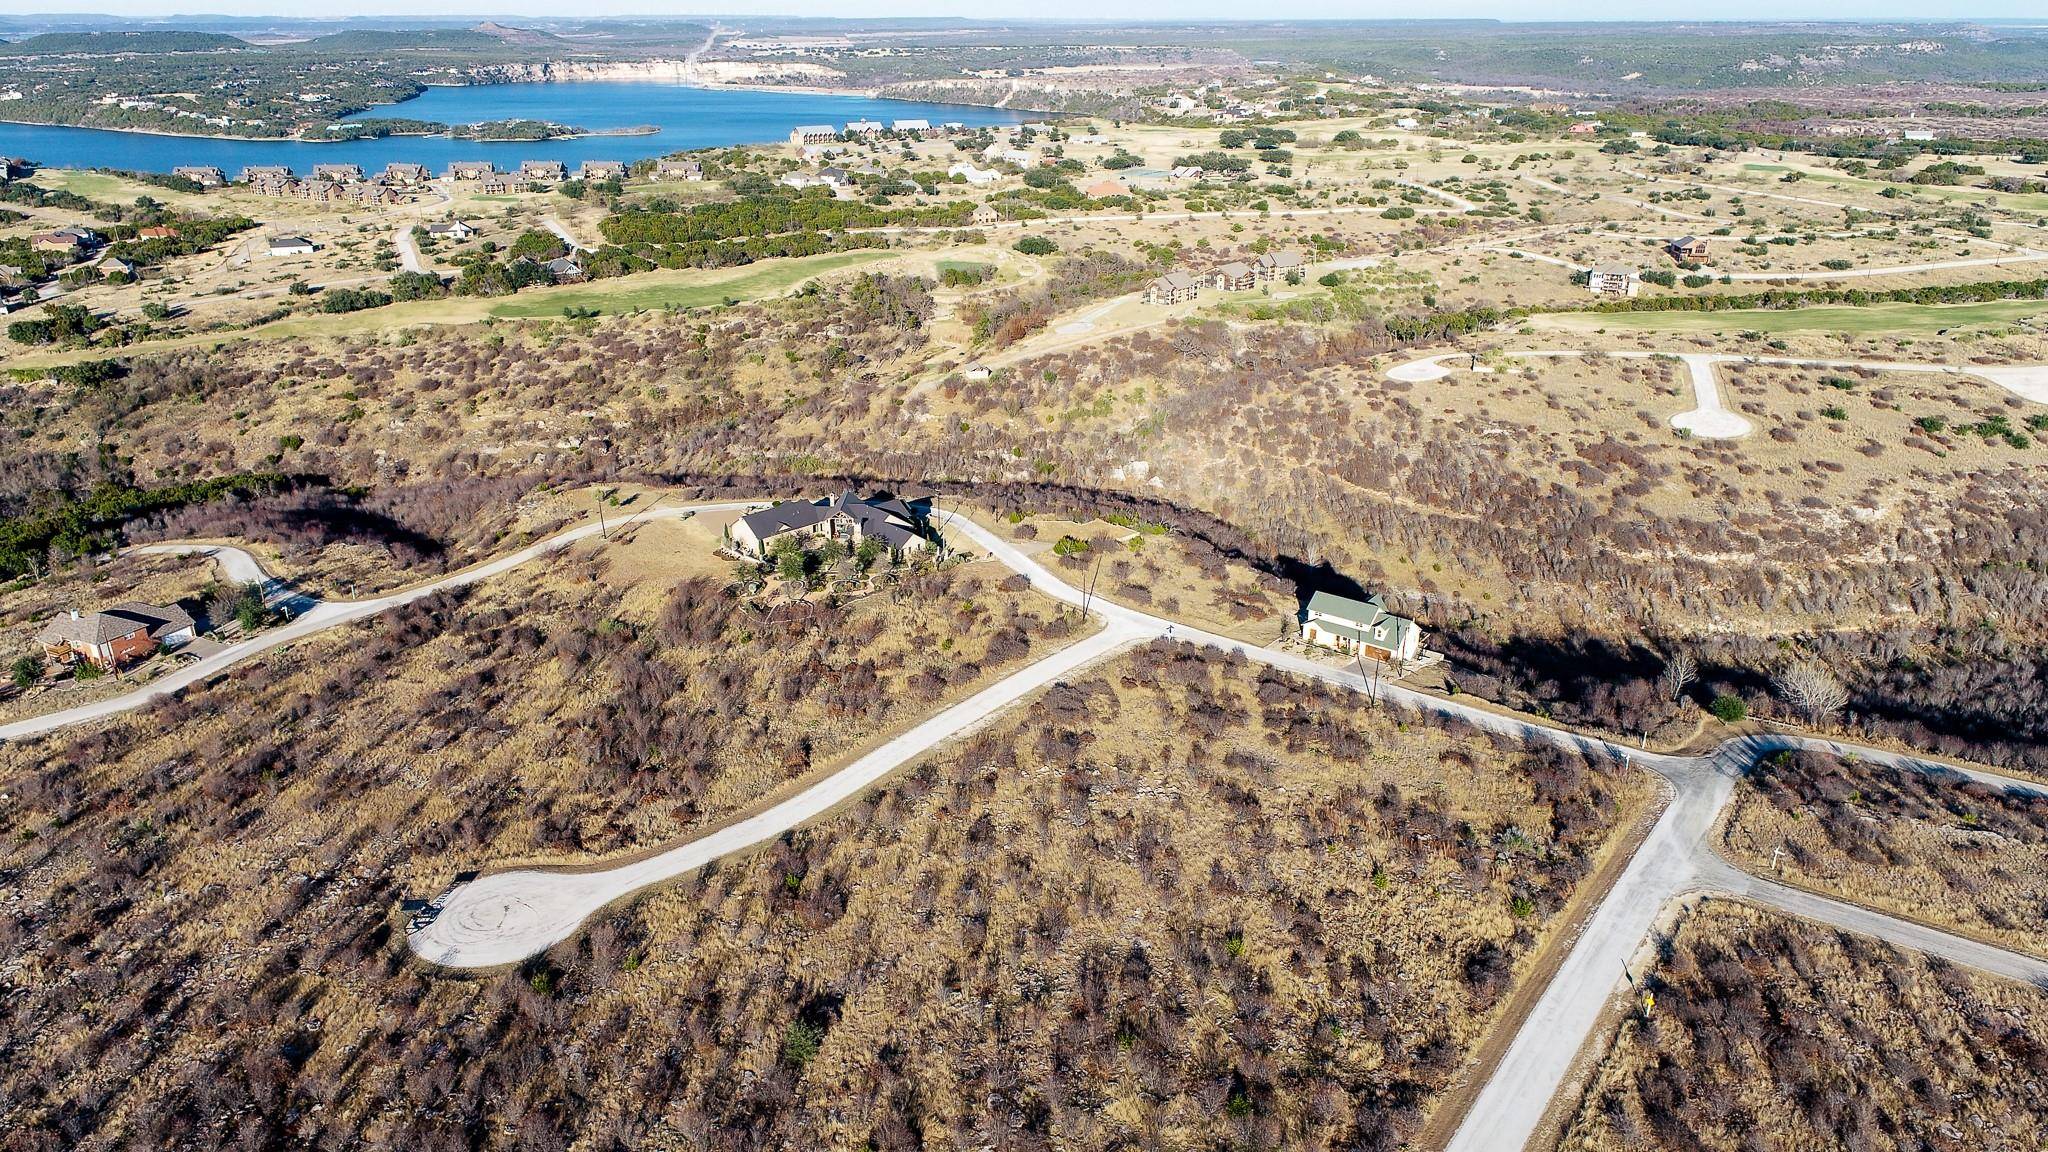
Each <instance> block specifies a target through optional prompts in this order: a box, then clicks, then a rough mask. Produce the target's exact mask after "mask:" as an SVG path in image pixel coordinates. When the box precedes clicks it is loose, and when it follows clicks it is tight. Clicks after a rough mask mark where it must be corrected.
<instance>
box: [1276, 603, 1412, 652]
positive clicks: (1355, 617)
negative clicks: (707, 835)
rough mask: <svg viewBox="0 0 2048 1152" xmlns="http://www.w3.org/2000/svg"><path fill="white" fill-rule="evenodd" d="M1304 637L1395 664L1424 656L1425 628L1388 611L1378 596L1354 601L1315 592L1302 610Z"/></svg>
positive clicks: (1319, 645)
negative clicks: (1305, 608) (1423, 630)
mask: <svg viewBox="0 0 2048 1152" xmlns="http://www.w3.org/2000/svg"><path fill="white" fill-rule="evenodd" d="M1301 637H1302V639H1304V640H1306V641H1308V642H1309V643H1311V644H1314V645H1316V646H1317V647H1320V648H1333V649H1335V650H1337V651H1339V652H1343V653H1346V654H1347V655H1349V654H1356V653H1363V654H1364V655H1366V656H1369V657H1371V658H1373V659H1374V660H1381V661H1387V662H1392V663H1402V662H1406V661H1410V660H1414V659H1415V658H1417V657H1418V656H1420V655H1422V629H1421V628H1420V627H1419V626H1417V625H1416V623H1415V621H1413V620H1410V619H1408V618H1407V617H1405V616H1396V615H1394V614H1393V613H1391V612H1388V611H1387V605H1386V601H1384V600H1382V599H1380V598H1379V597H1378V596H1374V597H1373V598H1372V599H1370V600H1353V599H1351V598H1350V597H1348V596H1337V595H1334V594H1332V593H1329V592H1318V593H1316V594H1315V595H1313V596H1311V597H1309V599H1308V608H1307V610H1306V611H1304V612H1303V613H1302V620H1301Z"/></svg>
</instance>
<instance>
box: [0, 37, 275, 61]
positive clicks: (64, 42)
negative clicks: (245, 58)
mask: <svg viewBox="0 0 2048 1152" xmlns="http://www.w3.org/2000/svg"><path fill="white" fill-rule="evenodd" d="M252 47H253V45H251V44H250V43H249V42H248V41H246V40H239V39H236V38H235V37H233V36H228V35H224V34H222V33H219V32H45V33H43V34H42V35H40V36H30V37H28V38H27V39H25V40H17V41H14V42H13V43H11V44H0V54H4V55H8V56H40V55H50V54H54V53H58V52H74V53H75V52H84V53H93V54H112V53H116V52H146V53H162V52H219V51H222V50H224V49H228V50H231V49H238V48H252Z"/></svg>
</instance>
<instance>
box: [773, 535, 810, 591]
mask: <svg viewBox="0 0 2048 1152" xmlns="http://www.w3.org/2000/svg"><path fill="white" fill-rule="evenodd" d="M809 568H810V557H808V556H806V555H804V550H803V549H802V548H799V547H797V546H796V545H795V544H794V543H791V544H788V545H787V546H785V547H782V548H778V549H776V552H775V573H776V575H778V576H781V577H782V578H783V579H784V580H788V581H790V582H791V583H795V582H797V581H799V580H802V579H803V578H804V575H805V573H806V572H807V571H808V570H809Z"/></svg>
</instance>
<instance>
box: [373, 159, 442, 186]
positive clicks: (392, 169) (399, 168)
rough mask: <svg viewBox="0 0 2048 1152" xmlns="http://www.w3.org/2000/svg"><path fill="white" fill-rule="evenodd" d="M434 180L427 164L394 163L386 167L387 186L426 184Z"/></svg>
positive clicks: (385, 180) (385, 178)
mask: <svg viewBox="0 0 2048 1152" xmlns="http://www.w3.org/2000/svg"><path fill="white" fill-rule="evenodd" d="M432 178H433V174H432V173H430V172H428V171H427V166H426V165H425V164H405V163H400V162H397V161H394V162H392V163H390V164H386V165H385V166H384V182H385V183H386V184H425V183H426V182H427V181H428V180H430V179H432Z"/></svg>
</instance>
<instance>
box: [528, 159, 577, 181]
mask: <svg viewBox="0 0 2048 1152" xmlns="http://www.w3.org/2000/svg"><path fill="white" fill-rule="evenodd" d="M568 175H569V169H568V167H567V166H566V165H564V164H563V163H562V162H561V161H560V160H521V161H520V162H519V178H520V179H521V180H535V181H549V180H563V179H566V178H567V177H568Z"/></svg>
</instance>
